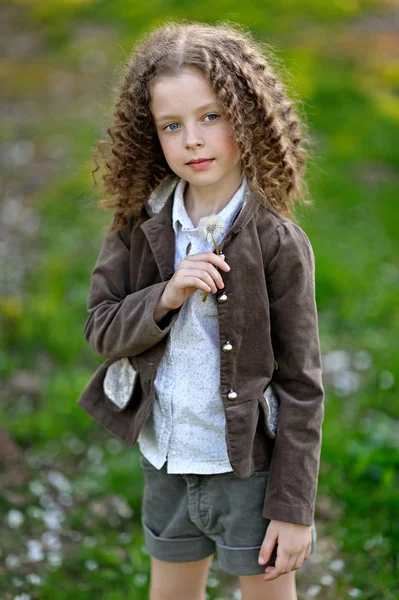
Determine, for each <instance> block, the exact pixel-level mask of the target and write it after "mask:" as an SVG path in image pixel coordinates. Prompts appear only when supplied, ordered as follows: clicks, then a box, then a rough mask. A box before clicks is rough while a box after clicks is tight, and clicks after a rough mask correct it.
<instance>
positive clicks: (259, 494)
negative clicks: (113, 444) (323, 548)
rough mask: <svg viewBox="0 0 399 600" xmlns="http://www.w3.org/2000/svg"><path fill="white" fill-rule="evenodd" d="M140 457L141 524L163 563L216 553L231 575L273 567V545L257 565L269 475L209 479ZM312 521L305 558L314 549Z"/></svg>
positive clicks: (221, 475) (153, 552)
mask: <svg viewBox="0 0 399 600" xmlns="http://www.w3.org/2000/svg"><path fill="white" fill-rule="evenodd" d="M166 464H167V463H166V462H165V464H164V465H163V467H162V468H161V469H159V470H158V469H156V468H155V467H154V466H153V465H152V464H151V463H150V462H149V461H148V460H147V459H146V458H145V457H144V455H143V454H141V453H140V465H141V468H142V471H143V476H144V481H145V485H144V493H143V500H142V505H141V521H142V526H143V531H144V538H145V543H146V547H147V550H148V552H149V554H150V555H151V556H154V557H155V558H158V559H159V560H164V561H168V562H189V561H196V560H202V559H203V558H206V557H207V556H210V555H212V554H215V552H216V553H217V560H218V563H219V566H220V568H221V569H223V570H224V571H226V572H227V573H230V574H231V575H237V576H240V575H256V574H258V573H264V572H265V569H266V567H267V566H275V560H276V554H277V546H278V543H276V545H275V547H274V549H273V552H272V555H271V558H270V560H269V561H268V563H267V564H265V565H259V564H258V557H259V552H260V549H261V546H262V544H263V541H264V538H265V535H266V529H267V527H268V525H269V523H270V520H269V519H265V518H264V517H263V516H262V511H263V505H264V501H265V493H266V486H267V481H268V476H269V471H256V472H254V473H253V474H252V475H251V477H249V478H248V479H241V478H240V477H238V476H237V475H236V474H235V473H234V472H233V471H230V472H228V473H217V474H211V475H194V474H190V475H186V474H172V473H167V470H166ZM316 539H317V533H316V527H315V523H314V522H313V523H312V548H311V554H313V552H315V550H316Z"/></svg>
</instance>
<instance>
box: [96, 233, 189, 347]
mask: <svg viewBox="0 0 399 600" xmlns="http://www.w3.org/2000/svg"><path fill="white" fill-rule="evenodd" d="M129 263H130V248H129V246H128V241H126V240H125V236H124V235H123V234H122V233H121V232H111V233H110V234H108V235H107V236H106V238H105V239H104V241H103V244H102V246H101V250H100V254H99V256H98V259H97V262H96V264H95V266H94V269H93V271H92V273H91V278H90V289H89V295H88V299H87V310H88V312H89V317H88V319H87V321H86V324H85V327H84V337H85V338H86V340H87V342H88V343H89V344H90V345H91V346H92V347H93V348H94V350H95V351H96V352H97V353H98V354H100V355H101V356H104V357H106V358H119V357H122V356H135V355H137V354H140V353H142V352H145V351H146V350H148V349H149V348H151V347H152V346H154V345H155V344H157V343H158V342H159V341H160V340H161V339H162V338H163V337H164V336H165V335H166V334H167V333H168V332H169V330H170V329H171V327H172V325H173V323H174V322H175V320H176V319H177V316H178V312H179V309H174V310H168V309H167V308H166V307H164V305H163V303H162V301H161V296H162V294H163V291H164V289H165V287H166V285H167V284H168V281H162V282H160V283H155V284H154V285H150V286H148V287H146V288H144V289H142V290H139V291H137V292H134V293H129V289H130V284H129V277H130V276H129V272H130V265H129Z"/></svg>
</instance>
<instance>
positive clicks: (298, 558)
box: [286, 552, 305, 573]
mask: <svg viewBox="0 0 399 600" xmlns="http://www.w3.org/2000/svg"><path fill="white" fill-rule="evenodd" d="M304 554H305V553H304V552H298V553H297V554H291V556H290V558H289V560H288V564H287V571H286V573H290V572H291V571H294V570H295V569H299V567H300V566H302V562H303V561H302V558H303V556H304ZM297 563H298V566H296V565H297Z"/></svg>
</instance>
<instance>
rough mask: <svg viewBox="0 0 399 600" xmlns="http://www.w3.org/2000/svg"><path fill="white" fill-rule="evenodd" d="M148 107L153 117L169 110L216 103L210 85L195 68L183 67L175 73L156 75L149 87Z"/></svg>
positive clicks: (192, 108) (194, 107)
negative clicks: (149, 99)
mask: <svg viewBox="0 0 399 600" xmlns="http://www.w3.org/2000/svg"><path fill="white" fill-rule="evenodd" d="M150 96H151V101H150V108H151V111H152V113H153V114H154V116H155V117H160V116H162V115H163V114H167V113H169V112H170V111H185V110H195V109H196V108H197V107H200V106H203V105H205V104H211V103H217V97H216V95H215V93H214V92H213V90H212V88H211V86H210V85H209V83H208V82H207V80H206V77H205V75H203V74H202V73H201V72H200V71H198V70H197V69H191V68H187V67H186V68H184V69H182V70H181V71H180V72H179V73H178V74H177V75H164V76H162V77H158V78H157V79H156V80H155V81H154V83H153V85H152V87H151V94H150Z"/></svg>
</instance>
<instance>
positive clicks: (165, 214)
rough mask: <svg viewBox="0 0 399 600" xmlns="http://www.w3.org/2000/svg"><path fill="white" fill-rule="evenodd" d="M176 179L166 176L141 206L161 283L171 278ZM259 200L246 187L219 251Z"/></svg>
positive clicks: (241, 225)
mask: <svg viewBox="0 0 399 600" xmlns="http://www.w3.org/2000/svg"><path fill="white" fill-rule="evenodd" d="M179 181H180V177H178V176H177V175H175V174H174V173H172V174H170V175H167V176H166V177H165V178H164V179H163V180H162V182H161V183H160V184H159V185H158V187H157V188H156V189H155V190H154V191H153V192H152V193H151V195H150V196H149V198H148V199H147V200H146V202H145V203H144V206H145V209H146V211H147V214H148V215H149V218H148V219H147V220H146V221H144V223H142V224H141V225H140V228H141V229H142V231H143V233H144V235H145V236H146V238H147V240H148V243H149V245H150V248H151V251H152V253H153V255H154V258H155V261H156V263H157V266H158V269H159V272H160V274H161V278H162V281H167V280H168V279H171V278H172V276H173V274H174V272H175V270H174V260H175V243H176V242H175V232H174V229H173V226H172V215H173V197H174V191H175V188H176V186H177V184H178V183H179ZM260 203H261V201H260V198H259V197H258V195H257V194H255V193H254V192H253V190H252V189H251V188H250V187H249V185H248V187H247V191H246V194H245V201H244V204H243V206H242V208H241V209H240V211H239V213H238V215H237V217H236V218H235V220H234V222H233V223H232V225H231V227H230V228H229V230H228V231H227V233H226V236H225V238H224V239H223V241H222V242H221V243H220V244H219V250H220V251H222V250H223V248H224V247H225V246H226V245H227V244H228V243H229V241H230V240H231V238H232V237H233V235H235V234H237V233H238V232H239V231H241V229H243V228H244V227H245V226H246V225H247V223H248V222H249V221H250V220H251V219H252V217H253V216H254V214H255V213H256V211H257V209H258V207H259V205H260Z"/></svg>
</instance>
